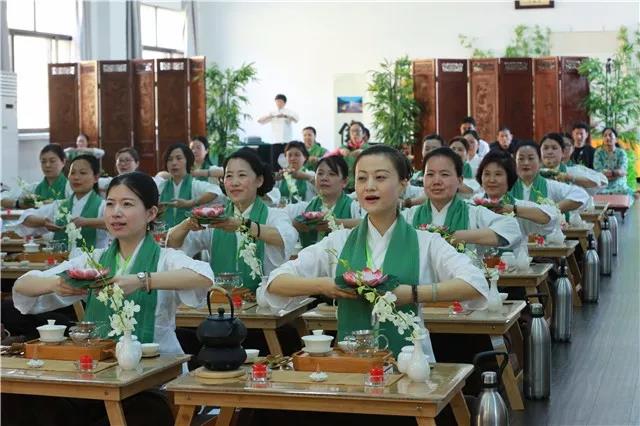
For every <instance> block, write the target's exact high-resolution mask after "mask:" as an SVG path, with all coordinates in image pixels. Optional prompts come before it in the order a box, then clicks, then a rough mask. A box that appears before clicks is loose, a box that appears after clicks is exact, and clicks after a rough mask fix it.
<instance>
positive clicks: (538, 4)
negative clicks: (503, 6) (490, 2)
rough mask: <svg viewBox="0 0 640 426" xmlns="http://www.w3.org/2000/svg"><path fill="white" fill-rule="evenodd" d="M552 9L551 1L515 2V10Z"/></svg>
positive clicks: (517, 0)
mask: <svg viewBox="0 0 640 426" xmlns="http://www.w3.org/2000/svg"><path fill="white" fill-rule="evenodd" d="M551 7H553V0H516V9H542V8H551Z"/></svg>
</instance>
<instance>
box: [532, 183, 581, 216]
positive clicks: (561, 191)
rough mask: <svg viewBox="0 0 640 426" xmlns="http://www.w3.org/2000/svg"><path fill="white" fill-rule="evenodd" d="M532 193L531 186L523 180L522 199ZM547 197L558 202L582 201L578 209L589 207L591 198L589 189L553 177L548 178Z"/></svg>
mask: <svg viewBox="0 0 640 426" xmlns="http://www.w3.org/2000/svg"><path fill="white" fill-rule="evenodd" d="M530 193H531V186H527V185H525V183H524V182H522V199H523V200H528V199H529V195H530ZM547 198H548V199H550V200H552V201H553V202H554V203H556V204H557V203H559V202H560V201H563V200H570V201H575V202H577V203H580V204H581V206H580V207H578V209H577V210H578V211H581V210H583V209H585V208H587V207H588V204H589V200H590V197H589V194H587V191H585V190H584V189H582V188H581V187H579V186H576V185H568V184H566V183H563V182H558V181H555V180H552V179H547Z"/></svg>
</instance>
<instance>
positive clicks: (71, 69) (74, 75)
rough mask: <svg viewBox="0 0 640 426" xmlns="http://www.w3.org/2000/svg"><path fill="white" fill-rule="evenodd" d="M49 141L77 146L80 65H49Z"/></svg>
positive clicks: (66, 145) (67, 145) (65, 145)
mask: <svg viewBox="0 0 640 426" xmlns="http://www.w3.org/2000/svg"><path fill="white" fill-rule="evenodd" d="M48 71H49V140H50V142H51V143H59V144H60V145H62V146H63V147H65V148H67V147H72V146H75V143H76V137H77V136H78V129H79V128H80V119H79V117H78V65H77V64H49V67H48Z"/></svg>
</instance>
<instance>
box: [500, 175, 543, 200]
mask: <svg viewBox="0 0 640 426" xmlns="http://www.w3.org/2000/svg"><path fill="white" fill-rule="evenodd" d="M509 194H511V196H513V198H516V199H518V200H522V199H523V198H524V184H523V183H522V179H520V178H518V180H517V181H516V183H515V184H514V185H513V188H511V191H509ZM540 197H543V198H547V180H546V179H545V178H543V177H542V176H540V174H537V175H536V177H535V179H534V180H533V183H532V184H531V191H530V192H529V201H533V202H534V203H539V202H538V199H539V198H540Z"/></svg>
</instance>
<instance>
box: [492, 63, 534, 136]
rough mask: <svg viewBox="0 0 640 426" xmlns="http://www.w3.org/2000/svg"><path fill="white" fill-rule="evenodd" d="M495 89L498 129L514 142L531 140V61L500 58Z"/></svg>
mask: <svg viewBox="0 0 640 426" xmlns="http://www.w3.org/2000/svg"><path fill="white" fill-rule="evenodd" d="M498 87H499V89H498V92H499V98H500V125H501V126H507V127H509V129H511V133H513V135H514V138H516V139H519V140H523V139H533V74H532V72H531V58H501V59H500V78H499V85H498Z"/></svg>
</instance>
